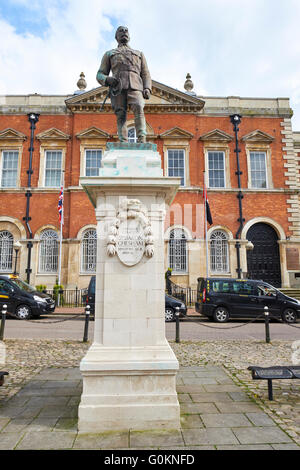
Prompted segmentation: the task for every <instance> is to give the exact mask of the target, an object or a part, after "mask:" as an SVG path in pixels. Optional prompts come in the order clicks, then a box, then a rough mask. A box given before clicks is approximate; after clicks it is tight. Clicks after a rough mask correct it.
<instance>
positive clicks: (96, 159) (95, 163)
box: [85, 149, 102, 176]
mask: <svg viewBox="0 0 300 470" xmlns="http://www.w3.org/2000/svg"><path fill="white" fill-rule="evenodd" d="M101 159H102V150H101V149H87V150H86V151H85V176H99V169H100V167H101Z"/></svg>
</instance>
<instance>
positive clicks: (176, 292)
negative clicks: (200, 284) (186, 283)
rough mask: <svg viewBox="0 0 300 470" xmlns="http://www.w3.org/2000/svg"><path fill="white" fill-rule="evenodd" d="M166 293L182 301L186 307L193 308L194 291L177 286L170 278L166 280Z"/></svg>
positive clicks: (195, 296)
mask: <svg viewBox="0 0 300 470" xmlns="http://www.w3.org/2000/svg"><path fill="white" fill-rule="evenodd" d="M166 293H167V294H169V295H172V297H175V298H176V299H178V300H182V302H184V303H185V304H186V305H187V306H188V307H192V306H194V305H195V302H196V298H197V290H196V289H192V288H191V287H181V286H178V285H177V284H175V283H174V282H172V281H171V280H170V278H168V279H167V280H166Z"/></svg>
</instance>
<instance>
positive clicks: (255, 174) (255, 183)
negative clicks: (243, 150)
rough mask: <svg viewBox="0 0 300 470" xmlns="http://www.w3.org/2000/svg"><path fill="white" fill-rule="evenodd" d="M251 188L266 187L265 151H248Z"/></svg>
mask: <svg viewBox="0 0 300 470" xmlns="http://www.w3.org/2000/svg"><path fill="white" fill-rule="evenodd" d="M250 173H251V188H257V189H259V188H266V187H267V165H266V152H250Z"/></svg>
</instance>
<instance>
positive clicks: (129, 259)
mask: <svg viewBox="0 0 300 470" xmlns="http://www.w3.org/2000/svg"><path fill="white" fill-rule="evenodd" d="M116 238H117V239H116V250H117V255H118V257H119V259H120V261H122V263H124V264H126V265H127V266H134V265H135V264H137V263H139V262H140V261H141V259H142V257H143V255H144V252H145V245H146V242H145V236H144V230H143V227H142V224H141V223H140V222H139V221H138V220H137V219H128V220H126V221H124V222H121V223H120V226H119V230H118V235H117V237H116Z"/></svg>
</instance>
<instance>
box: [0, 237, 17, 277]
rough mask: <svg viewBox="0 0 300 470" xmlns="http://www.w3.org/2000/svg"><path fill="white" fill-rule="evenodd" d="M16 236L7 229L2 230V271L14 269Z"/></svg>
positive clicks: (0, 241)
mask: <svg viewBox="0 0 300 470" xmlns="http://www.w3.org/2000/svg"><path fill="white" fill-rule="evenodd" d="M13 245H14V237H13V236H12V234H11V233H10V232H8V231H7V230H2V231H1V232H0V272H2V273H4V272H10V271H12V264H13Z"/></svg>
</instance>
